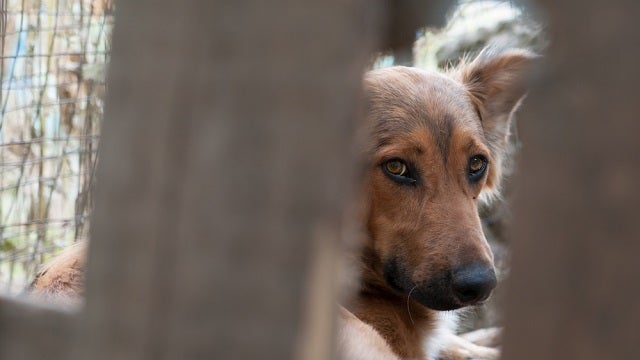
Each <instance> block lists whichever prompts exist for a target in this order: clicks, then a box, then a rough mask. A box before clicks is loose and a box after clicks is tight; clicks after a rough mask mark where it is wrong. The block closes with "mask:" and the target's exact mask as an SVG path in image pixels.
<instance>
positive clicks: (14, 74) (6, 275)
mask: <svg viewBox="0 0 640 360" xmlns="http://www.w3.org/2000/svg"><path fill="white" fill-rule="evenodd" d="M1 1H2V7H1V8H0V9H2V10H1V16H2V28H1V29H0V30H1V31H0V33H1V34H2V36H1V46H0V51H1V59H2V62H1V63H0V78H1V79H2V87H1V90H0V99H1V101H0V106H1V108H0V172H1V175H0V291H2V292H9V293H14V294H15V293H20V292H22V291H24V289H25V288H27V287H28V285H29V283H30V282H31V280H32V279H33V277H34V276H35V274H36V273H37V271H38V268H39V267H40V266H41V264H42V263H43V262H45V261H46V260H47V259H49V258H50V257H51V256H53V255H54V254H55V253H57V252H58V251H59V250H61V249H63V248H65V247H66V246H68V245H70V244H72V243H74V242H77V241H79V240H82V239H85V238H86V237H87V234H88V227H89V216H90V213H91V209H92V189H93V187H94V186H95V185H96V182H95V178H94V174H95V168H96V161H97V159H98V154H99V139H100V126H101V122H102V116H103V107H104V94H105V82H104V79H105V74H106V66H107V64H108V62H109V51H110V37H111V29H112V26H113V20H114V17H113V11H114V5H113V3H112V2H111V0H57V1H56V0H1ZM453 4H454V5H453V6H452V8H451V10H450V13H449V17H448V18H449V20H448V22H447V24H446V25H445V26H444V27H442V28H425V29H422V30H420V31H419V32H418V33H417V34H416V41H415V44H414V46H413V52H412V53H413V54H412V56H411V57H410V58H409V59H407V58H401V57H400V56H394V54H379V55H378V56H377V57H376V60H375V62H374V65H373V66H374V67H385V66H392V65H396V64H403V65H414V66H419V67H424V68H431V69H435V68H447V67H450V66H455V64H456V63H457V62H458V61H459V59H460V58H461V57H463V56H473V55H474V54H475V53H477V52H478V51H480V50H481V49H482V48H483V47H485V46H486V45H488V44H493V43H496V44H500V45H502V46H505V45H506V46H512V47H519V48H528V49H531V50H533V51H535V52H538V53H541V52H543V50H544V48H545V46H546V38H545V36H544V29H545V25H544V24H542V23H539V22H537V21H535V20H534V19H533V18H532V16H531V15H530V14H529V13H528V12H526V11H524V10H523V9H522V8H520V7H518V6H517V5H516V4H514V3H512V2H507V1H478V0H472V1H459V2H453ZM514 135H515V136H514V137H513V143H512V145H513V149H514V150H516V151H515V153H517V148H518V146H519V143H518V137H517V124H515V127H514ZM511 168H512V169H514V168H515V162H514V163H513V164H512V166H511ZM508 198H509V187H508V182H507V186H506V188H505V199H506V200H505V201H498V202H496V203H494V204H492V206H490V207H488V208H485V209H483V210H482V214H481V215H482V218H483V221H484V225H485V230H486V233H487V237H488V238H489V240H490V243H491V245H492V247H493V249H494V253H495V254H496V260H497V261H496V265H497V267H498V269H499V276H500V277H501V278H504V277H505V276H506V275H507V274H508V248H509V246H508V245H509V239H508V238H506V237H505V232H504V226H505V223H506V222H508V221H509V210H508ZM502 293H503V292H502V291H501V290H500V289H498V291H497V292H496V296H494V297H493V300H492V301H491V303H490V304H489V305H488V306H486V307H483V308H479V309H472V310H470V311H469V313H468V319H467V322H466V323H465V324H464V327H465V329H471V328H476V327H485V326H491V325H495V324H497V323H500V322H501V319H500V312H499V311H498V309H499V308H500V307H501V305H500V303H501V301H502Z"/></svg>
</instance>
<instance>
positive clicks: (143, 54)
mask: <svg viewBox="0 0 640 360" xmlns="http://www.w3.org/2000/svg"><path fill="white" fill-rule="evenodd" d="M378 6H379V3H378V2H370V1H364V0H353V1H346V2H345V1H337V0H330V1H326V0H322V1H320V0H306V1H298V0H296V1H283V0H280V1H257V0H256V1H235V2H234V1H211V0H187V1H173V0H172V1H167V0H163V1H158V0H140V1H123V2H122V3H119V4H118V7H117V15H116V16H117V25H116V28H115V30H114V38H113V44H114V47H113V61H112V64H111V69H110V73H109V76H110V77H109V82H108V90H109V96H108V106H107V110H106V118H105V122H104V124H105V126H104V130H103V144H104V145H103V149H104V152H103V153H102V154H101V162H100V164H99V173H98V178H99V179H100V181H99V186H98V188H97V191H96V204H97V208H96V211H95V217H94V222H93V228H92V230H93V232H92V244H91V249H90V255H91V258H90V262H89V269H88V270H89V271H88V288H87V290H88V292H87V306H86V313H85V317H83V319H82V321H81V324H80V326H81V332H80V334H81V335H80V338H79V341H80V343H81V345H82V348H81V349H80V352H79V353H78V354H77V355H76V359H93V360H99V359H109V360H111V359H123V360H124V359H132V360H133V359H136V360H142V359H149V360H152V359H153V360H161V359H167V360H169V359H196V358H198V359H199V358H202V359H290V358H292V357H294V355H295V354H296V352H298V351H299V349H297V348H296V344H297V342H298V340H301V339H302V337H303V336H305V333H304V330H305V324H304V323H303V314H304V311H305V310H306V309H305V307H304V300H305V299H304V296H303V295H304V294H305V291H306V290H307V289H308V288H309V287H311V286H313V285H312V284H310V283H309V276H310V274H309V271H308V270H309V264H310V261H311V259H312V257H313V254H312V253H311V249H312V242H313V241H316V242H324V243H326V246H325V247H326V248H328V249H329V250H328V251H335V250H334V249H335V247H336V246H335V245H336V244H337V242H338V240H339V235H340V231H339V230H340V227H341V221H342V216H343V207H344V205H345V203H346V201H347V200H348V199H349V198H350V195H349V194H350V193H351V192H352V191H351V190H352V189H351V186H352V183H353V178H354V175H355V167H354V166H353V164H354V161H353V155H354V154H353V153H354V149H353V145H352V136H353V131H354V128H355V125H356V124H355V121H354V120H355V118H356V116H357V111H356V110H357V109H356V106H355V105H356V104H357V103H358V99H359V92H360V82H361V80H360V79H361V74H362V71H363V69H364V67H365V64H366V62H367V60H368V57H369V54H370V51H371V50H372V48H373V44H374V39H375V38H376V33H375V32H374V31H373V29H374V25H376V21H377V19H378V16H379V15H380V9H378ZM331 258H332V259H335V256H331ZM324 286H325V289H326V291H324V292H320V294H322V295H323V296H325V297H326V299H325V300H324V301H320V302H319V303H320V304H331V303H333V302H334V298H333V295H334V293H333V292H332V291H333V289H332V287H333V284H332V283H331V282H329V283H328V284H326V285H324ZM332 309H333V306H331V305H328V306H320V307H319V308H318V311H324V312H325V313H324V314H323V316H321V318H324V319H331V318H332V317H333V313H332ZM330 330H331V321H328V322H327V326H326V331H325V337H327V338H328V337H329V334H330ZM325 341H326V343H325V344H324V345H325V346H321V347H320V348H321V349H322V350H323V351H325V353H324V356H325V357H328V356H329V352H328V349H329V348H330V341H328V340H325ZM321 356H322V355H321Z"/></svg>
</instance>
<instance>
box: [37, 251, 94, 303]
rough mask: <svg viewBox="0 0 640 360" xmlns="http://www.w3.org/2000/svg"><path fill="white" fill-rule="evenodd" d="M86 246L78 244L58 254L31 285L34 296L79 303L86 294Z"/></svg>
mask: <svg viewBox="0 0 640 360" xmlns="http://www.w3.org/2000/svg"><path fill="white" fill-rule="evenodd" d="M85 253H86V244H85V243H84V242H81V243H77V244H75V245H73V246H70V247H69V248H67V249H65V250H64V251H63V252H61V253H60V254H58V255H57V256H56V257H55V258H54V259H53V260H51V261H50V262H49V263H47V264H46V265H45V266H44V267H43V268H42V270H40V272H39V273H38V275H37V276H36V278H35V280H34V281H33V283H32V284H31V291H32V293H33V294H35V295H37V296H39V297H41V298H44V299H49V300H55V301H62V302H79V301H80V300H81V299H82V295H83V294H84V265H85V258H86V255H85Z"/></svg>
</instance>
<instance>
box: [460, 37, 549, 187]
mask: <svg viewBox="0 0 640 360" xmlns="http://www.w3.org/2000/svg"><path fill="white" fill-rule="evenodd" d="M537 58H538V56H536V55H534V54H533V53H531V52H529V51H526V50H507V51H499V50H496V49H492V48H487V49H485V50H483V51H482V52H481V53H480V54H479V55H478V57H476V59H475V60H473V61H472V62H470V63H462V64H461V65H460V66H459V67H458V68H457V69H456V71H455V75H456V77H457V78H458V80H459V81H461V82H462V83H463V84H464V86H465V87H466V89H467V91H468V93H469V96H470V97H471V100H472V102H473V104H474V106H475V107H476V109H477V111H478V115H479V117H480V122H481V123H482V128H483V130H484V135H485V138H486V139H487V142H488V145H489V147H490V148H491V152H492V153H493V154H492V156H493V157H494V161H496V162H497V163H498V164H497V165H498V166H497V169H495V170H497V174H495V176H494V179H492V180H494V181H490V183H489V186H491V185H495V184H491V183H496V184H497V182H498V180H499V177H500V174H499V173H500V170H501V169H500V168H501V163H502V158H503V157H504V155H505V151H506V146H507V139H508V136H509V127H510V122H511V117H512V114H513V112H514V111H515V110H516V109H517V107H518V105H519V104H520V101H521V100H522V98H523V97H524V95H525V93H526V87H525V85H526V78H527V74H528V70H529V69H530V68H531V67H532V65H533V63H534V61H535V60H536V59H537Z"/></svg>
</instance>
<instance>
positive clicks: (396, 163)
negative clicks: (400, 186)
mask: <svg viewBox="0 0 640 360" xmlns="http://www.w3.org/2000/svg"><path fill="white" fill-rule="evenodd" d="M384 168H385V169H386V170H387V172H389V173H390V174H391V175H397V176H402V175H404V174H406V173H407V165H405V164H404V163H403V162H402V161H400V160H390V161H387V162H386V163H384Z"/></svg>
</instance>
